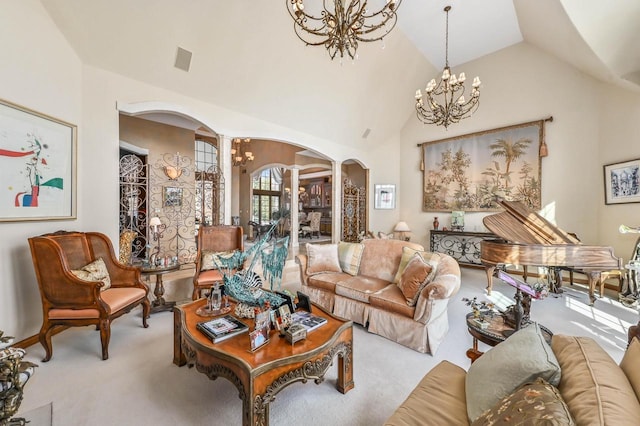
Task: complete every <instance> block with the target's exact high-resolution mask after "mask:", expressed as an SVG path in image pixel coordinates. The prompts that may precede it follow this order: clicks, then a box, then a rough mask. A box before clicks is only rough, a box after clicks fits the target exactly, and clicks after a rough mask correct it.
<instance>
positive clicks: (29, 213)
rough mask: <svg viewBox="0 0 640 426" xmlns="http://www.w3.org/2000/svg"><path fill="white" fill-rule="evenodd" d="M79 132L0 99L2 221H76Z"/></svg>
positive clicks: (0, 207) (72, 127)
mask: <svg viewBox="0 0 640 426" xmlns="http://www.w3.org/2000/svg"><path fill="white" fill-rule="evenodd" d="M76 135H77V127H76V126H75V125H73V124H70V123H67V122H64V121H62V120H59V119H57V118H53V117H51V116H48V115H45V114H42V113H39V112H36V111H32V110H30V109H28V108H25V107H22V106H20V105H16V104H13V103H11V102H8V101H4V100H1V99H0V182H2V185H0V221H3V222H11V221H27V220H64V219H75V218H76V137H77V136H76Z"/></svg>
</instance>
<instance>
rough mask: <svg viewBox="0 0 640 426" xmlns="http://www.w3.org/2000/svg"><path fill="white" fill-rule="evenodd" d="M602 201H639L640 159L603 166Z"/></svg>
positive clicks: (611, 202) (618, 202)
mask: <svg viewBox="0 0 640 426" xmlns="http://www.w3.org/2000/svg"><path fill="white" fill-rule="evenodd" d="M604 203H605V204H624V203H640V159H637V160H629V161H624V162H622V163H614V164H607V165H605V166H604Z"/></svg>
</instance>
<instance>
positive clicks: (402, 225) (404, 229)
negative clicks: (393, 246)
mask: <svg viewBox="0 0 640 426" xmlns="http://www.w3.org/2000/svg"><path fill="white" fill-rule="evenodd" d="M393 232H398V233H399V234H400V239H401V240H403V241H409V240H410V239H411V236H410V235H407V233H409V232H411V229H409V225H407V222H398V224H397V225H396V227H395V228H393Z"/></svg>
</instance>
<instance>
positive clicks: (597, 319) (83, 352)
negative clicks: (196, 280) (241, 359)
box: [21, 264, 638, 426]
mask: <svg viewBox="0 0 640 426" xmlns="http://www.w3.org/2000/svg"><path fill="white" fill-rule="evenodd" d="M286 272H287V274H286V275H285V282H286V283H288V284H287V285H285V287H287V288H291V289H294V290H295V289H296V287H297V285H296V279H297V270H296V268H295V265H292V264H289V266H288V268H287V271H286ZM462 282H463V284H462V288H461V291H460V292H459V293H458V295H456V296H455V297H454V298H453V299H452V300H451V302H450V305H449V319H450V327H451V330H450V332H449V334H448V336H447V338H446V340H445V341H444V343H443V344H442V345H441V347H440V349H439V351H438V353H437V354H435V355H434V356H431V355H424V354H420V353H418V352H415V351H413V350H411V349H407V348H405V347H403V346H400V345H398V344H396V343H393V342H391V341H389V340H386V339H384V338H382V337H379V336H376V335H373V334H369V333H367V332H366V330H364V329H363V328H362V327H359V326H356V327H355V330H354V380H355V388H354V389H353V390H352V391H350V392H348V393H347V394H345V395H342V394H340V393H339V392H338V391H337V390H336V389H335V382H336V378H337V371H336V370H337V368H336V365H334V366H333V367H332V368H330V369H329V372H328V373H327V376H326V380H325V381H324V382H323V383H321V384H320V385H316V384H314V383H313V382H309V383H306V384H301V383H295V384H293V385H291V386H289V387H287V388H285V389H284V390H283V391H282V392H281V393H280V394H279V395H278V396H277V398H276V400H275V402H273V403H272V404H271V411H270V420H271V424H272V425H278V426H280V425H363V426H364V425H367V426H369V425H381V424H383V423H384V421H385V420H386V419H387V418H388V417H389V416H390V415H391V414H392V413H393V411H394V410H395V408H396V407H397V406H398V405H399V404H401V403H402V401H403V400H404V399H405V398H406V396H407V395H408V394H409V392H410V391H411V390H412V389H413V387H414V386H415V385H416V384H417V383H418V381H419V380H420V379H421V378H422V377H423V376H424V374H425V373H427V372H428V371H429V370H430V369H431V368H433V366H435V365H436V364H437V363H438V362H440V361H441V360H444V359H447V360H450V361H452V362H454V363H455V364H458V365H460V366H462V367H464V368H468V367H469V365H470V363H469V360H468V359H467V358H466V357H465V351H466V350H467V349H468V348H469V347H470V346H471V337H470V336H469V334H468V332H467V330H466V327H465V325H464V315H465V314H466V313H467V312H468V311H469V308H468V307H467V306H466V305H465V303H464V302H462V301H461V299H462V297H474V296H478V297H479V299H480V300H484V299H486V297H485V296H484V290H483V289H484V287H485V275H484V271H481V270H474V269H463V273H462ZM170 286H171V285H169V286H168V287H170ZM189 292H190V289H185V293H189ZM513 293H514V291H513V288H511V287H509V286H506V285H503V284H500V283H496V284H495V290H494V292H493V295H492V300H494V301H495V302H496V303H498V304H503V305H505V304H508V303H511V302H510V300H509V298H510V297H511V296H513ZM612 295H613V293H612ZM587 302H588V297H587V295H586V291H584V288H582V287H577V286H576V288H575V289H572V288H570V289H567V291H566V292H565V293H564V294H563V295H562V296H560V297H554V296H550V297H549V298H547V299H545V300H542V301H535V302H534V303H533V307H532V317H533V319H534V320H537V321H539V322H540V323H542V324H544V325H546V326H547V327H548V328H549V329H551V330H552V331H553V332H554V333H556V334H576V335H583V336H591V337H593V338H594V339H596V340H597V341H598V342H599V343H600V344H601V345H602V346H603V347H604V348H605V349H606V350H607V351H608V352H609V353H610V354H611V356H612V357H613V358H614V359H615V360H616V361H619V360H620V359H621V358H622V355H623V351H624V348H625V347H626V330H627V328H628V326H629V325H631V324H635V323H636V322H637V321H638V313H637V311H635V310H634V309H629V308H625V307H624V306H622V305H620V304H619V303H618V302H616V301H613V300H611V299H609V298H605V299H602V300H598V301H597V302H596V305H595V307H594V308H592V307H589V306H588V304H587ZM140 323H141V319H140V311H135V312H133V313H132V314H130V315H127V316H125V317H123V318H120V319H119V320H116V321H115V322H114V324H113V326H112V334H111V344H110V346H109V353H110V359H109V360H107V361H102V360H101V359H100V342H99V335H98V332H96V331H95V330H94V329H93V328H92V327H83V328H76V329H71V330H68V331H65V332H64V333H62V334H59V335H57V336H55V337H53V348H54V354H53V358H52V360H51V361H50V362H48V363H41V362H40V361H39V360H40V359H41V358H42V357H43V356H44V351H43V349H42V348H41V347H40V345H36V346H33V347H31V348H29V349H28V355H27V358H28V359H29V360H32V361H35V362H37V363H38V364H39V365H40V367H39V368H38V369H37V370H36V373H35V375H34V376H33V378H32V380H31V381H30V382H29V383H28V384H27V386H26V388H25V399H24V402H23V404H22V407H21V413H23V412H28V411H29V410H33V409H35V408H37V407H41V406H43V405H47V404H49V403H52V405H53V425H56V426H67V425H92V426H100V425H105V426H107V425H109V426H110V425H225V426H226V425H240V424H241V423H242V422H241V408H242V404H241V401H240V399H239V398H238V392H237V390H236V389H235V388H234V386H233V385H231V383H230V382H228V381H227V380H225V379H218V380H215V381H211V380H209V379H207V378H206V377H205V376H204V375H203V374H201V373H198V372H197V371H196V370H195V369H189V368H187V367H182V368H179V367H177V366H175V365H173V364H172V362H171V361H172V353H173V352H172V351H173V341H172V327H173V315H172V313H170V312H165V313H158V314H155V315H153V316H152V317H151V318H150V320H149V324H150V327H149V328H148V329H143V328H142V327H141V325H140ZM31 425H32V426H40V425H38V424H37V423H31Z"/></svg>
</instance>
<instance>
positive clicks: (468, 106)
mask: <svg viewBox="0 0 640 426" xmlns="http://www.w3.org/2000/svg"><path fill="white" fill-rule="evenodd" d="M450 10H451V6H447V7H445V8H444V11H445V12H446V14H447V27H446V28H447V30H446V31H447V32H446V36H445V41H446V45H445V65H444V71H443V72H442V79H441V80H440V81H439V82H438V83H437V84H436V80H435V79H432V80H431V81H430V82H429V83H428V84H427V87H426V89H424V91H425V93H424V96H425V97H426V99H424V98H423V96H422V92H421V91H420V89H418V90H416V112H417V114H418V119H419V120H420V121H422V122H423V123H425V124H436V125H438V126H444V127H445V129H446V128H447V127H449V125H450V124H452V123H458V122H459V121H460V120H462V119H463V118H467V117H470V116H471V114H473V113H474V112H475V111H476V110H477V109H478V106H479V105H480V78H478V77H476V78H474V79H473V84H472V86H473V89H472V90H471V98H470V99H469V100H466V99H465V98H464V82H465V80H466V78H467V77H466V76H465V75H464V73H463V72H461V73H460V75H459V76H458V77H457V78H456V75H455V74H451V68H449V11H450ZM440 95H442V96H443V99H442V100H441V102H438V101H437V100H436V99H435V97H436V96H440ZM425 104H426V106H425Z"/></svg>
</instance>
